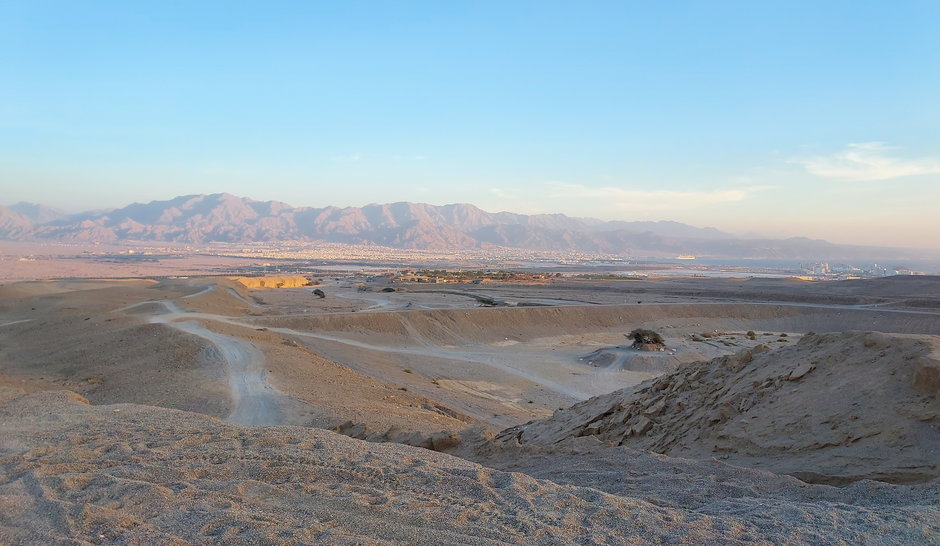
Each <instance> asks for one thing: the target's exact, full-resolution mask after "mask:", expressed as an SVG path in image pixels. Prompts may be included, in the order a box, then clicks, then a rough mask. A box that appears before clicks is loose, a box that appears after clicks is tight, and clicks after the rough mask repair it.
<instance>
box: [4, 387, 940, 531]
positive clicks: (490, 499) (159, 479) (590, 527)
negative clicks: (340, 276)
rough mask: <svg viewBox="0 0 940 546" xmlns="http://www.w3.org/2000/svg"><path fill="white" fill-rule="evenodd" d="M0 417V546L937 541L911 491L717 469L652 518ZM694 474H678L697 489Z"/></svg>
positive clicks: (502, 486) (253, 441)
mask: <svg viewBox="0 0 940 546" xmlns="http://www.w3.org/2000/svg"><path fill="white" fill-rule="evenodd" d="M0 400H2V401H3V402H2V404H0V420H2V422H3V423H4V429H5V430H4V435H3V437H2V438H0V508H2V509H0V541H3V542H10V543H61V544H71V543H76V544H78V543H86V542H88V543H108V544H120V543H171V542H174V541H190V542H200V543H227V544H228V543H267V542H277V543H287V544H299V543H305V544H310V543H340V544H353V543H363V542H368V543H411V544H416V543H423V544H429V543H434V544H499V543H527V544H531V543H593V544H626V543H635V544H650V543H654V544H655V543H661V544H666V543H668V544H675V543H698V544H704V543H725V544H736V543H738V544H743V543H763V544H766V543H784V542H791V543H807V542H812V543H816V544H836V543H854V544H860V543H874V542H877V543H908V544H913V543H927V542H930V541H933V540H935V539H937V536H938V535H937V531H938V526H937V522H938V517H940V513H938V509H937V505H936V504H935V503H934V501H935V500H936V495H935V491H929V490H923V489H919V490H917V489H908V490H901V491H898V490H890V491H888V492H887V494H881V495H880V497H881V498H879V499H877V500H876V499H874V498H873V497H874V496H876V495H878V494H879V493H881V492H880V490H879V489H878V488H877V487H869V488H863V489H860V490H858V491H857V494H858V496H859V497H860V498H859V499H856V500H855V501H854V502H850V503H848V502H845V501H847V500H849V498H850V495H840V494H831V493H830V494H829V495H828V498H827V495H826V493H827V491H828V490H823V489H818V490H817V489H814V490H813V491H818V493H817V495H816V496H819V497H822V500H816V501H810V500H809V499H812V498H813V497H814V495H813V493H812V492H806V491H801V489H802V487H801V486H799V485H798V482H796V481H795V480H793V481H792V482H790V481H787V480H786V479H781V478H777V477H774V476H772V475H762V474H759V473H749V472H747V471H743V472H742V471H741V470H740V469H738V470H735V469H733V468H731V467H721V466H719V467H718V468H717V470H719V471H721V472H722V474H723V477H725V478H727V479H729V480H730V481H729V482H728V483H727V484H725V485H724V486H720V485H719V484H718V483H716V482H713V481H711V480H710V479H708V478H702V479H701V480H702V481H701V482H700V483H702V484H703V485H704V486H706V487H705V488H704V489H703V490H702V491H698V492H696V494H694V495H691V496H690V497H689V498H688V499H687V500H683V497H682V496H674V497H673V502H669V503H663V504H664V505H657V504H653V503H650V502H647V501H644V500H639V499H637V498H634V497H631V496H629V495H625V494H614V493H607V492H603V491H601V490H599V489H595V488H588V487H581V486H575V485H559V484H556V483H554V482H552V481H546V480H538V479H534V478H532V477H530V476H528V475H525V474H520V473H507V472H501V471H498V470H492V469H489V468H486V467H483V466H479V465H477V464H474V463H470V462H467V461H465V460H462V459H458V458H455V457H450V456H447V455H444V454H440V453H434V452H431V451H428V450H423V449H419V448H411V447H408V446H402V445H395V444H374V443H366V442H362V441H358V440H354V439H351V438H347V437H344V436H340V435H337V434H334V433H331V432H327V431H320V430H315V429H306V428H299V427H271V428H265V427H240V426H237V425H232V424H227V423H223V422H220V421H218V420H214V419H211V418H209V417H206V416H201V415H197V414H192V413H186V412H179V411H173V410H166V409H159V408H152V407H144V406H135V405H127V404H119V405H112V406H89V405H86V404H85V403H83V401H82V400H81V399H80V398H79V397H77V396H75V395H73V394H69V393H65V392H44V393H37V394H32V395H21V394H17V393H16V392H13V391H9V390H6V391H0ZM681 467H682V465H681V464H673V467H672V468H671V469H668V468H661V469H660V470H659V473H660V474H663V473H665V472H667V471H668V470H674V471H675V470H679V469H681ZM701 470H702V468H701V467H698V466H695V465H692V467H691V468H687V469H686V472H687V473H688V474H689V475H697V476H706V475H707V473H704V472H702V471H701ZM713 470H714V465H713ZM689 471H691V472H689ZM651 485H652V484H651ZM668 485H669V486H672V487H674V486H675V483H670V484H668ZM652 487H653V488H656V486H655V485H652ZM833 501H835V502H833Z"/></svg>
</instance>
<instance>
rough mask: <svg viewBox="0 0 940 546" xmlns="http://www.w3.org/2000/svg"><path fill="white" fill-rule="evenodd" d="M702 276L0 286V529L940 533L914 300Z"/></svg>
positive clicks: (563, 538) (543, 534) (927, 371)
mask: <svg viewBox="0 0 940 546" xmlns="http://www.w3.org/2000/svg"><path fill="white" fill-rule="evenodd" d="M930 282H932V280H931V281H930ZM716 286H717V288H715V287H713V288H712V290H711V292H709V293H708V294H706V295H705V296H698V295H695V296H692V295H688V294H685V293H687V292H688V291H689V290H690V288H689V286H688V285H687V284H683V283H679V284H678V285H677V286H676V287H673V288H672V289H671V290H672V292H670V289H669V287H666V289H663V287H661V286H658V285H653V286H644V287H639V288H638V287H637V285H632V286H631V288H630V290H633V292H628V291H627V289H623V290H622V291H621V292H617V291H616V290H613V289H612V288H611V286H610V285H609V284H599V285H588V286H586V287H585V286H580V285H577V284H576V283H575V284H570V285H565V286H564V287H556V288H557V289H555V290H552V289H551V288H546V287H544V286H539V287H531V288H527V287H524V286H522V287H520V286H484V287H469V286H467V287H444V288H436V289H435V288H428V287H409V288H408V289H407V290H404V291H400V290H397V291H395V292H383V291H382V290H381V287H375V286H370V285H369V284H368V283H363V282H361V281H357V280H355V279H353V280H350V279H342V278H341V279H337V280H328V281H326V282H324V284H322V285H320V288H321V289H322V290H324V291H325V292H326V294H327V297H325V298H317V297H315V296H313V295H312V294H311V293H310V292H311V289H310V288H286V289H281V290H249V289H247V288H245V287H244V286H241V285H239V284H237V283H235V282H233V281H229V280H225V279H210V278H201V279H200V278H193V279H178V280H162V281H160V282H156V281H148V280H130V281H113V280H108V281H94V280H83V281H47V282H31V283H13V284H6V285H0V422H2V425H3V432H4V433H3V436H2V438H0V542H11V543H38V542H60V543H70V542H71V543H128V542H138V543H149V542H166V543H172V542H174V541H178V542H181V543H184V542H218V543H232V542H237V543H246V542H250V543H268V542H271V543H283V542H286V543H321V542H328V543H360V542H370V543H371V542H379V543H381V542H391V543H402V542H405V543H451V544H472V543H490V542H493V543H496V542H527V543H533V542H534V543H610V544H621V543H627V542H636V543H648V542H660V543H714V542H721V543H781V542H810V543H881V544H898V543H912V544H914V543H930V542H935V541H938V540H940V508H938V507H940V484H938V480H937V478H936V476H937V475H938V474H937V468H938V463H940V432H938V429H937V426H938V415H940V411H938V406H937V404H938V402H937V396H936V395H937V392H936V391H937V389H938V388H940V375H937V374H936V371H937V370H940V367H937V366H936V365H935V363H936V362H937V359H936V354H935V353H936V350H935V349H936V347H937V335H938V334H940V315H938V314H937V313H935V312H933V311H932V310H931V309H930V308H927V309H926V310H925V308H924V307H923V306H921V307H911V306H909V305H908V304H905V302H910V301H918V302H921V301H924V297H923V293H922V292H923V290H922V288H923V287H920V288H918V287H913V286H912V285H907V286H906V287H904V288H903V289H899V288H898V286H897V285H896V284H891V285H885V286H881V285H879V286H877V287H875V289H873V290H872V292H874V295H871V294H868V295H866V296H865V298H867V299H863V300H859V299H858V298H859V297H860V296H859V294H860V293H864V290H863V289H860V288H858V287H856V286H854V285H853V286H851V287H848V288H846V287H844V286H839V287H837V288H838V289H837V290H834V291H833V292H832V293H819V290H818V288H817V287H813V289H812V290H809V291H806V292H805V293H803V292H801V289H799V288H796V289H791V290H790V291H789V292H788V291H786V290H784V288H786V287H785V286H784V288H780V286H783V285H780V286H778V287H777V288H775V289H774V290H777V291H778V292H779V293H776V295H775V296H774V297H773V298H771V299H772V300H773V301H769V302H768V301H756V300H754V301H752V300H751V299H748V298H751V296H747V295H746V294H744V296H746V297H743V296H742V297H733V298H729V297H725V298H722V297H720V295H721V294H722V293H724V291H725V288H724V287H722V286H718V285H716ZM931 286H932V285H931ZM732 288H733V287H732ZM737 289H738V290H741V288H737ZM729 290H730V288H729ZM474 291H475V292H474ZM637 291H641V292H637ZM637 293H641V294H642V296H639V297H642V298H643V300H645V301H646V303H642V304H636V303H635V302H634V299H633V298H635V297H638V296H636V294H637ZM683 294H685V295H683ZM912 294H913V296H912ZM480 295H484V296H485V297H486V298H488V299H499V300H502V301H506V300H508V301H510V302H511V303H512V305H516V304H517V303H521V304H522V305H521V306H519V307H506V306H502V307H496V308H489V309H485V308H481V307H480V305H479V299H477V298H478V297H479V296H480ZM741 295H742V294H741V293H740V292H739V293H738V296H741ZM840 298H842V299H840ZM845 298H849V300H846V299H845ZM623 300H629V301H630V302H631V303H624V301H623ZM780 300H788V301H780ZM638 301H642V300H638ZM635 327H650V328H655V329H657V330H658V331H661V332H662V333H663V335H664V336H665V337H666V339H667V347H668V348H669V349H668V351H664V352H661V353H655V354H653V353H645V354H644V353H641V352H638V351H633V350H631V349H629V347H628V346H627V340H626V339H625V337H624V333H625V332H628V331H630V330H632V329H633V328H635ZM845 330H878V331H880V332H882V333H864V332H858V333H846V334H843V333H841V332H843V331H845ZM747 331H753V332H754V335H753V336H747V335H746V332H747ZM809 332H816V333H815V334H809V335H806V334H807V333H809ZM825 332H831V333H828V334H827V333H825ZM706 334H707V336H706ZM742 351H744V352H742ZM742 355H745V356H742ZM746 355H750V356H746ZM745 360H746V362H744V361H745ZM742 362H743V364H742ZM914 375H917V380H916V381H915V380H914ZM661 391H662V392H661ZM834 392H835V393H837V394H838V396H833V395H832V393H834ZM664 395H666V396H664ZM879 397H880V398H879ZM572 406H573V407H572ZM568 408H570V409H568ZM699 408H701V411H699ZM591 423H594V424H593V425H591ZM334 431H340V432H343V434H337V433H336V432H334ZM358 438H361V439H368V440H373V442H365V441H362V440H360V439H358ZM375 441H379V442H382V443H375ZM402 444H410V445H402ZM414 446H422V447H424V448H432V449H422V448H421V447H414ZM650 450H652V451H656V452H657V453H658V454H657V453H653V452H652V451H650ZM441 452H446V453H441ZM455 455H459V457H457V456H455ZM471 461H473V462H471ZM729 463H732V464H729ZM735 465H737V466H735ZM793 476H799V477H801V478H802V479H803V480H804V481H801V480H798V479H796V478H795V477H793ZM871 478H875V479H877V480H880V481H872V479H871ZM807 482H814V483H807ZM826 483H830V484H838V485H840V487H833V486H832V485H824V484H826Z"/></svg>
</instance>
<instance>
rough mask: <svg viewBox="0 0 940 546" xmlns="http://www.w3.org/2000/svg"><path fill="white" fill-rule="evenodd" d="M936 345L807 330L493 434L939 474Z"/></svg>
mask: <svg viewBox="0 0 940 546" xmlns="http://www.w3.org/2000/svg"><path fill="white" fill-rule="evenodd" d="M938 347H940V345H938V342H937V339H936V338H935V337H932V336H897V335H885V334H879V333H872V332H867V333H866V332H846V333H833V334H809V335H806V336H805V337H803V339H802V340H800V342H799V343H797V344H795V345H793V346H790V347H787V348H782V349H778V350H776V351H773V352H769V351H767V350H766V349H765V348H763V347H760V346H759V347H757V348H755V349H752V350H748V351H744V352H741V353H738V354H736V355H732V356H727V357H721V358H717V359H715V360H712V361H711V362H698V363H693V364H689V365H686V366H683V367H681V368H680V369H679V370H677V371H675V372H673V373H670V374H666V375H663V376H660V377H658V378H656V379H653V380H650V381H647V382H644V383H642V384H640V385H638V386H636V387H633V388H630V389H624V390H621V391H617V392H614V393H611V394H608V395H604V396H598V397H595V398H592V399H590V400H587V401H585V402H583V403H580V404H577V405H575V406H573V407H571V408H569V409H564V410H560V411H558V412H556V413H555V414H554V415H553V416H552V417H550V418H548V419H544V420H539V421H534V422H530V423H528V424H525V425H521V426H518V427H513V428H511V429H508V430H506V431H504V432H503V433H501V434H500V435H499V436H498V439H500V440H502V441H504V442H519V443H521V444H534V445H541V446H550V445H553V444H557V443H559V442H561V441H563V440H565V439H569V438H577V437H584V436H593V437H596V438H597V439H600V440H602V441H606V442H610V443H611V444H613V445H619V446H626V447H630V448H635V449H642V450H650V451H653V452H656V453H662V454H666V455H670V456H678V457H691V458H697V459H707V458H710V457H719V458H721V459H722V460H726V461H728V462H732V463H734V464H738V465H743V466H750V467H755V468H761V469H765V470H770V471H773V472H776V473H786V474H792V475H796V476H798V477H800V478H801V479H804V480H808V481H816V482H828V483H846V482H851V481H854V480H859V479H864V478H868V479H877V480H884V481H889V482H896V483H911V482H923V481H928V480H931V479H934V478H936V477H937V476H938V473H940V431H938V425H940V403H938V400H937V394H938V389H940V374H938V372H940V360H938V354H940V351H938Z"/></svg>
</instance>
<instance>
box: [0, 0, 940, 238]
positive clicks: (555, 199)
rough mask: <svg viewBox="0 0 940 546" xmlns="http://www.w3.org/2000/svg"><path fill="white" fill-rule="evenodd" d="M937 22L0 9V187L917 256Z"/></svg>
mask: <svg viewBox="0 0 940 546" xmlns="http://www.w3.org/2000/svg"><path fill="white" fill-rule="evenodd" d="M938 18H940V5H937V4H935V3H929V2H918V1H906V2H898V3H892V4H890V5H859V4H856V3H848V2H845V3H843V2H835V3H830V4H826V5H818V4H817V3H810V2H795V3H794V2H786V3H783V2H779V3H775V2H770V3H761V4H759V5H747V4H745V5H732V4H727V5H712V4H709V5H703V4H696V3H691V2H688V3H679V4H673V5H670V6H668V7H667V6H632V5H624V4H622V3H614V2H610V3H607V2H601V3H597V4H591V5H587V6H577V7H573V6H570V5H565V4H560V3H541V2H540V3H534V2H520V3H513V4H511V5H506V4H503V3H491V2H482V3H473V4H452V5H438V4H432V3H424V2H410V3H406V4H400V5H394V6H393V5H376V4H366V3H362V4H357V3H347V4H315V3H301V2H287V3H284V4H281V5H279V6H278V8H277V9H273V8H268V9H261V8H259V7H257V6H254V5H251V4H242V3H224V4H222V3H218V4H216V3H211V2H209V3H200V4H198V5H188V4H186V5H183V4H173V3H160V4H157V5H147V6H138V5H130V4H125V3H120V2H100V3H96V4H94V5H78V4H73V3H69V2H55V1H53V2H43V3H23V4H20V5H12V4H11V5H4V6H2V7H0V62H3V64H4V66H5V67H6V73H7V75H8V78H7V81H6V82H5V85H4V86H3V89H0V144H2V146H0V188H2V190H3V196H4V197H3V198H4V200H5V201H6V202H8V203H9V204H14V203H16V202H20V201H26V202H32V203H40V204H44V205H48V206H52V207H55V208H59V209H62V210H64V211H66V212H83V211H87V210H93V209H103V208H120V207H123V206H126V205H129V204H131V203H133V202H141V203H146V202H149V201H154V200H168V199H172V198H173V197H176V196H179V195H188V194H212V193H220V192H226V193H231V194H234V195H238V196H241V197H248V198H251V199H255V200H258V201H268V200H277V201H283V202H286V203H288V204H290V205H292V206H312V207H324V206H328V205H333V206H339V207H346V206H363V205H366V204H369V203H389V202H397V201H408V202H422V203H429V204H434V205H444V204H449V203H470V204H473V205H475V206H478V207H480V208H481V209H483V210H486V211H491V212H498V211H509V212H516V213H521V214H537V213H563V214H566V215H568V216H572V217H590V218H598V219H601V220H621V221H664V220H665V221H676V222H681V223H685V224H689V225H693V226H698V227H714V228H717V229H719V230H721V231H725V232H728V233H734V234H759V235H761V236H764V237H769V238H787V237H808V238H812V239H824V240H827V241H830V242H834V243H842V244H855V245H866V246H887V247H898V248H931V249H936V248H940V241H938V240H937V236H936V234H937V233H940V215H938V214H936V211H935V207H936V204H937V203H940V117H938V112H940V109H938V108H937V106H938V104H937V102H938V101H937V98H936V97H938V96H940V70H937V67H940V36H938V35H937V33H936V32H934V29H933V22H934V21H937V20H938Z"/></svg>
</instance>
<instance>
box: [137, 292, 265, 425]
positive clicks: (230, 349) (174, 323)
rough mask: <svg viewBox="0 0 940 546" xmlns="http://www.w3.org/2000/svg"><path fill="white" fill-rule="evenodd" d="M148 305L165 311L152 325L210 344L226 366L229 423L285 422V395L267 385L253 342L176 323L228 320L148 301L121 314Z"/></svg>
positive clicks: (197, 325)
mask: <svg viewBox="0 0 940 546" xmlns="http://www.w3.org/2000/svg"><path fill="white" fill-rule="evenodd" d="M211 288H212V287H211V286H210V287H209V288H207V289H204V290H202V291H201V292H198V293H195V294H192V295H190V296H184V298H186V297H195V296H199V295H202V294H204V293H206V292H208V291H210V290H209V289H211ZM148 304H150V305H158V306H162V307H163V309H164V310H163V311H162V312H157V313H155V314H153V315H152V316H151V317H150V319H149V321H150V322H153V323H160V324H166V325H167V326H170V327H173V328H176V329H177V330H180V331H182V332H186V333H188V334H192V335H194V336H197V337H200V338H202V339H204V340H206V341H208V342H209V343H210V344H211V346H212V347H213V348H214V349H215V350H216V351H217V354H218V356H219V357H220V358H221V359H222V360H223V361H224V362H225V367H226V370H227V371H228V382H229V388H230V390H231V392H232V398H233V403H234V409H233V410H232V413H231V414H229V416H228V417H227V418H226V420H227V421H230V422H232V423H238V424H241V425H278V424H281V423H282V422H283V415H282V413H281V410H280V401H281V399H282V397H283V395H281V394H280V393H278V392H277V391H276V390H274V388H273V387H271V385H269V384H268V383H267V381H265V378H264V370H265V368H264V364H265V359H264V354H263V353H262V352H261V350H260V349H258V348H257V347H256V346H255V345H254V344H253V343H251V342H250V341H246V340H244V339H240V338H237V337H231V336H226V335H222V334H218V333H216V332H213V331H211V330H209V329H208V328H206V327H205V326H203V325H202V324H200V323H198V322H196V321H195V320H186V321H179V320H177V319H180V318H197V316H198V318H203V319H209V320H223V321H224V322H230V319H229V318H228V317H224V316H221V315H203V314H199V313H190V312H187V311H185V310H183V309H181V308H180V307H179V306H178V305H176V304H175V303H173V302H171V301H146V302H141V303H138V304H134V305H132V306H129V307H125V308H123V309H121V310H122V311H124V310H129V309H131V308H133V307H139V306H143V305H148ZM232 323H234V322H232Z"/></svg>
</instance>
